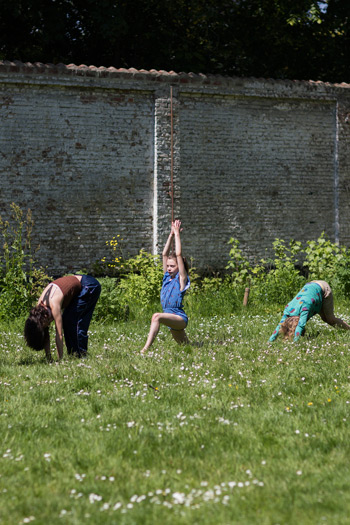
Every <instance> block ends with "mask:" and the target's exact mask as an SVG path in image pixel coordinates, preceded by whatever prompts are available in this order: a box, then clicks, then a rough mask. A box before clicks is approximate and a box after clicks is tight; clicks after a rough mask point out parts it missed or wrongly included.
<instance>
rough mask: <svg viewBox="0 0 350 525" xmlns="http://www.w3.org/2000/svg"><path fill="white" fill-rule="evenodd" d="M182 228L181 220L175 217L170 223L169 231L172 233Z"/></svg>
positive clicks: (180, 230)
mask: <svg viewBox="0 0 350 525" xmlns="http://www.w3.org/2000/svg"><path fill="white" fill-rule="evenodd" d="M182 230H183V228H181V221H180V220H178V219H175V221H174V222H173V223H172V225H171V231H172V233H174V234H175V233H177V232H178V233H180V232H182Z"/></svg>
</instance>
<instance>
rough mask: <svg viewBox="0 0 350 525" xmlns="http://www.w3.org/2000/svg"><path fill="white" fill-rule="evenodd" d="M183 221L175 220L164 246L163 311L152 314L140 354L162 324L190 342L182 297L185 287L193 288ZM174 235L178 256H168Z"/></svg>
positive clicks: (184, 341) (186, 288)
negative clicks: (183, 241)
mask: <svg viewBox="0 0 350 525" xmlns="http://www.w3.org/2000/svg"><path fill="white" fill-rule="evenodd" d="M180 231H181V221H179V220H176V221H174V222H173V223H172V225H171V231H170V234H169V237H168V240H167V242H166V243H165V246H164V249H163V254H162V256H163V272H164V277H163V283H162V290H161V293H160V300H161V304H162V309H163V312H162V313H160V312H157V313H155V314H153V316H152V321H151V327H150V330H149V334H148V337H147V341H146V343H145V346H144V347H143V348H142V350H141V353H142V354H143V353H145V352H146V351H147V350H148V348H149V347H150V346H151V344H152V343H153V341H154V340H155V338H156V336H157V334H158V331H159V327H160V324H164V325H166V326H168V327H169V328H170V332H171V335H172V336H173V338H174V339H175V341H176V342H177V343H179V344H186V343H188V339H187V335H186V332H185V328H186V326H187V323H188V317H187V315H186V314H185V312H184V309H183V304H182V302H183V298H184V295H185V293H186V290H188V288H189V287H190V279H189V277H188V267H187V263H186V260H185V259H184V258H183V257H182V250H181V239H180ZM173 237H174V238H175V255H172V254H171V255H169V253H170V248H171V244H172V241H173Z"/></svg>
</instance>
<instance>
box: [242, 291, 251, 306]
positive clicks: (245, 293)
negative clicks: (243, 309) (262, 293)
mask: <svg viewBox="0 0 350 525" xmlns="http://www.w3.org/2000/svg"><path fill="white" fill-rule="evenodd" d="M249 292H250V288H248V287H247V288H246V289H245V290H244V298H243V306H247V304H248V299H249Z"/></svg>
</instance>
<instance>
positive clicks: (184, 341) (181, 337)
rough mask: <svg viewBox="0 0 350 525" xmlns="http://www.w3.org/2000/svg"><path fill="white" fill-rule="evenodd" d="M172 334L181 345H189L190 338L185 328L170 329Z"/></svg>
mask: <svg viewBox="0 0 350 525" xmlns="http://www.w3.org/2000/svg"><path fill="white" fill-rule="evenodd" d="M170 332H171V335H172V336H173V338H174V339H175V341H176V342H177V343H178V344H179V345H188V344H189V343H190V342H189V340H188V337H187V334H186V332H185V330H170Z"/></svg>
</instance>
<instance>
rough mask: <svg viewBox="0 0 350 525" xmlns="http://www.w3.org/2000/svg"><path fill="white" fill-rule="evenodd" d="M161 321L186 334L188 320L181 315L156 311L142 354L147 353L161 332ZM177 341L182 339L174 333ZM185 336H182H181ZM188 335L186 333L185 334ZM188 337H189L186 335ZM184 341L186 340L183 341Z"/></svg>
mask: <svg viewBox="0 0 350 525" xmlns="http://www.w3.org/2000/svg"><path fill="white" fill-rule="evenodd" d="M160 323H162V324H165V325H166V326H168V327H169V328H174V329H175V330H178V331H179V332H180V333H181V332H184V334H185V330H184V329H185V327H186V322H185V321H184V320H183V319H182V317H180V316H179V315H175V314H164V313H156V314H153V316H152V321H151V326H150V329H149V333H148V337H147V341H146V344H145V346H144V347H143V348H142V350H141V354H143V353H145V352H146V350H148V348H149V347H150V346H151V344H152V343H153V341H154V340H155V338H156V337H157V334H158V332H159V327H160ZM171 333H173V330H171ZM173 337H174V339H175V341H177V342H180V340H178V339H176V337H175V336H174V335H173ZM181 337H183V336H180V338H181ZM185 337H186V334H185ZM186 339H187V337H186ZM181 342H184V341H181Z"/></svg>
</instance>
